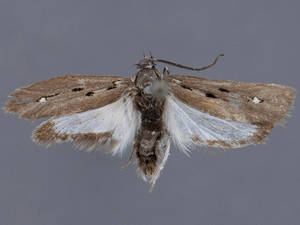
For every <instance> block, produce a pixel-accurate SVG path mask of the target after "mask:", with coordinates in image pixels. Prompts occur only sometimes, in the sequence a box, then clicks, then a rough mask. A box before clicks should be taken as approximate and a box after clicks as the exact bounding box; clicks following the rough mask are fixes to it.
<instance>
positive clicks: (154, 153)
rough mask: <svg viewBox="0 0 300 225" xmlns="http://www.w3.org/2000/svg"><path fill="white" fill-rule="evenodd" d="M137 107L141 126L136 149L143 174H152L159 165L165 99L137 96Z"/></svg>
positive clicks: (135, 145) (137, 134) (136, 138)
mask: <svg viewBox="0 0 300 225" xmlns="http://www.w3.org/2000/svg"><path fill="white" fill-rule="evenodd" d="M135 103H136V107H137V109H138V110H139V111H140V112H141V120H142V121H141V127H140V128H139V130H138V132H137V133H136V137H135V144H134V151H135V153H136V158H137V161H138V166H139V170H140V171H141V173H142V175H145V176H152V175H153V174H154V173H155V171H156V169H157V166H158V158H159V155H160V153H161V149H160V143H161V137H163V132H164V129H163V120H162V113H163V108H164V103H165V99H164V98H160V99H156V98H150V99H147V98H144V97H143V96H141V95H139V96H135Z"/></svg>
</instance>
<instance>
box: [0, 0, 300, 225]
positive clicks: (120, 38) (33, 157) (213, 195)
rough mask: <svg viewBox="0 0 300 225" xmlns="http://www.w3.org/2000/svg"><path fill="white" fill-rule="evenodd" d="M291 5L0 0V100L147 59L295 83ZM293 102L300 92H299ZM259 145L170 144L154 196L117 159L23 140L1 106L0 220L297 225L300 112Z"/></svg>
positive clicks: (21, 124) (128, 69) (223, 75)
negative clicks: (192, 148) (43, 83)
mask: <svg viewBox="0 0 300 225" xmlns="http://www.w3.org/2000/svg"><path fill="white" fill-rule="evenodd" d="M299 9H300V4H299V1H297V0H295V1H274V0H269V1H262V0H251V1H233V0H229V1H215V0H203V1H171V0H169V1H153V0H151V1H150V0H148V1H146V0H136V1H131V0H126V1H125V0H123V1H122V0H119V1H103V0H102V1H100V0H99V1H96V0H85V1H83V0H76V1H71V0H51V1H50V0H48V1H46V0H41V1H34V0H11V1H8V0H1V2H0V32H1V35H0V72H1V73H0V74H1V75H0V77H1V89H0V92H1V104H2V105H3V104H4V102H5V101H6V99H7V97H6V96H7V95H8V94H9V93H10V92H11V91H13V90H14V89H15V88H18V87H21V86H24V85H26V84H30V83H32V82H35V81H39V80H44V79H48V78H50V77H53V76H56V75H60V74H64V73H87V74H115V75H124V76H130V75H132V74H133V73H134V72H135V71H136V70H135V67H134V66H133V64H134V63H135V62H137V60H138V59H140V58H141V57H142V53H143V51H148V50H149V49H151V51H152V52H153V54H154V56H157V57H161V58H165V59H169V60H174V61H176V62H179V63H185V64H188V65H199V66H201V65H206V64H208V63H210V62H211V61H212V60H213V58H214V57H215V56H216V55H217V54H218V53H221V52H224V53H225V57H224V58H222V59H221V60H220V62H219V63H218V64H217V66H216V67H215V68H213V69H211V70H207V71H205V72H201V73H200V72H199V73H191V72H190V71H183V70H180V69H177V68H172V67H170V70H171V72H173V73H178V72H183V73H189V74H196V75H199V76H206V77H209V78H214V79H230V80H238V81H246V82H250V81H252V82H273V83H280V84H285V85H291V86H293V87H295V88H299V79H300V76H299V54H300V48H299V40H300V32H299V20H300V16H299ZM298 100H299V98H298ZM297 103H299V101H298V102H297V101H296V102H295V109H294V110H293V113H292V116H291V117H290V118H289V120H288V122H287V124H286V127H285V128H284V129H283V128H281V127H276V128H275V129H274V131H273V133H272V135H271V136H270V137H269V139H268V141H267V143H266V144H264V145H256V146H251V147H247V148H244V149H242V150H232V151H226V152H222V151H219V150H217V151H215V150H214V151H211V149H209V151H206V150H204V151H199V152H193V153H192V157H191V158H188V157H186V156H185V155H184V154H182V153H180V152H177V151H172V153H171V156H170V157H169V160H168V162H167V165H166V168H165V170H164V171H163V174H162V176H161V177H160V179H159V181H158V183H157V186H156V188H155V190H154V192H153V193H152V194H148V193H147V191H148V188H149V187H148V185H147V184H146V183H144V182H143V181H142V180H141V179H139V178H137V176H136V172H135V166H130V167H129V168H128V169H126V170H125V171H122V172H120V167H121V165H123V163H124V162H125V161H126V160H127V156H128V155H126V156H125V157H123V158H122V159H120V158H118V157H111V156H110V155H107V154H104V153H102V152H97V153H92V154H88V153H85V152H80V151H77V150H74V149H73V148H72V146H71V145H69V144H63V145H56V146H53V147H51V148H49V149H47V150H46V149H44V148H43V147H40V146H37V145H35V144H34V143H33V142H32V141H31V139H30V133H31V131H32V129H33V128H34V127H35V126H36V125H37V124H38V122H34V123H32V122H30V121H25V120H19V119H18V118H17V117H16V116H13V115H8V114H4V113H3V112H1V114H0V115H1V151H0V224H1V225H13V224H17V225H36V224H38V225H48V224H49V225H68V224H70V225H71V224H72V225H77V224H105V225H110V224H111V225H121V224H122V225H134V224H138V225H147V224H209V225H223V224H230V225H235V224H236V225H248V224H249V225H266V224H270V225H276V224H287V225H296V224H300V215H299V214H300V213H299V212H300V206H299V200H300V197H299V190H300V175H299V171H300V163H299V160H300V151H299V147H298V145H299V144H297V141H299V133H298V132H299V131H298V130H299V126H300V124H299V119H297V115H299V108H298V107H297V105H299V104H297Z"/></svg>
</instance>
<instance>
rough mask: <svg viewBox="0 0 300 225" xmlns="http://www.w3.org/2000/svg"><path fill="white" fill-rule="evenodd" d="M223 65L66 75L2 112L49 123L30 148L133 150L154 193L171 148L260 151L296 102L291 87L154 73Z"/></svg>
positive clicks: (23, 94)
mask: <svg viewBox="0 0 300 225" xmlns="http://www.w3.org/2000/svg"><path fill="white" fill-rule="evenodd" d="M219 56H222V54H221V55H219ZM219 56H218V57H219ZM218 57H217V58H216V59H215V61H214V62H213V63H212V64H210V65H209V66H206V67H202V68H192V67H188V66H183V65H180V64H176V63H173V62H170V61H166V60H162V59H156V58H154V57H152V56H151V57H144V59H142V60H140V61H139V62H138V63H137V64H136V65H137V68H138V72H137V73H136V74H134V75H133V76H132V77H131V78H124V77H118V76H88V75H72V74H70V75H63V76H59V77H55V78H52V79H49V80H46V81H41V82H37V83H34V84H32V85H30V86H27V87H24V88H21V89H18V90H16V91H15V92H13V93H12V94H11V97H13V99H12V100H10V101H8V102H7V104H6V106H5V110H6V111H7V112H11V113H16V114H18V115H20V117H23V118H28V119H40V118H44V117H50V119H49V120H48V121H46V122H44V123H42V124H41V125H39V126H38V127H37V128H36V129H35V130H34V132H33V140H34V141H36V142H38V143H40V144H44V145H46V146H50V145H52V144H54V143H58V142H65V141H71V142H73V143H75V145H76V146H79V147H81V148H84V149H87V150H88V151H91V150H93V149H95V148H96V147H97V146H99V145H100V146H102V147H105V148H106V149H107V151H109V152H111V153H112V154H113V155H116V154H122V153H123V152H124V151H125V150H126V149H128V148H129V149H132V152H131V157H130V159H129V161H128V163H127V164H126V166H127V165H128V164H129V163H130V162H131V161H132V160H133V159H134V158H136V159H137V162H138V172H139V174H140V175H141V177H142V178H143V179H144V180H145V181H149V182H151V188H150V191H151V190H152V189H153V187H154V185H155V183H156V181H157V179H158V177H159V175H160V172H161V170H162V169H163V167H164V166H165V163H166V161H167V158H168V156H169V152H170V143H173V144H174V146H177V147H178V148H179V149H180V150H182V151H183V152H185V153H188V152H189V151H191V150H192V149H197V148H199V147H200V146H209V147H219V148H239V147H243V146H246V145H250V144H255V143H261V142H263V141H264V140H265V138H266V137H267V136H268V134H269V133H270V132H271V130H272V128H273V127H274V125H276V124H283V122H284V119H285V118H286V116H287V115H288V113H289V110H290V108H291V107H292V105H293V101H294V97H295V90H294V89H293V88H291V87H287V86H282V85H276V84H259V83H241V82H234V81H221V80H210V79H205V78H199V77H195V76H187V75H170V74H169V73H168V71H167V70H164V72H163V73H161V72H160V71H159V70H158V69H157V68H156V63H158V62H160V63H166V64H171V65H173V66H177V67H181V68H184V69H189V70H196V71H200V70H204V69H207V68H210V67H212V66H213V65H215V63H216V62H217V60H218Z"/></svg>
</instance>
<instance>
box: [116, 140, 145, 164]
mask: <svg viewBox="0 0 300 225" xmlns="http://www.w3.org/2000/svg"><path fill="white" fill-rule="evenodd" d="M139 145H140V137H139V136H137V138H136V140H135V141H134V144H133V149H132V151H131V153H130V157H129V159H128V161H127V162H126V163H125V164H124V165H123V166H122V167H121V170H123V169H125V168H126V167H127V166H129V164H130V163H131V162H132V160H133V157H134V155H135V154H136V151H137V149H138V148H139Z"/></svg>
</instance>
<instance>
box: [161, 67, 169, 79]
mask: <svg viewBox="0 0 300 225" xmlns="http://www.w3.org/2000/svg"><path fill="white" fill-rule="evenodd" d="M169 75H170V71H169V68H168V67H167V66H165V67H164V70H163V78H165V77H166V76H169Z"/></svg>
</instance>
